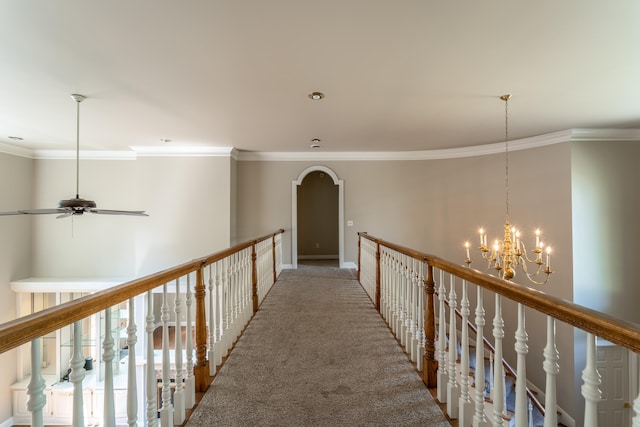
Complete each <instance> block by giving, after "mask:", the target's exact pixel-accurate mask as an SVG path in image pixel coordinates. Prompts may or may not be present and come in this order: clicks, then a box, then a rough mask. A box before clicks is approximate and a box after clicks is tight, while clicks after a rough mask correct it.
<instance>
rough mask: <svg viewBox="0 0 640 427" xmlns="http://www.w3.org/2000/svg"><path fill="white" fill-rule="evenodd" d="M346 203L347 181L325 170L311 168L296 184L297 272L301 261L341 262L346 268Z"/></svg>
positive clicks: (294, 253) (294, 245)
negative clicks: (345, 185) (330, 260)
mask: <svg viewBox="0 0 640 427" xmlns="http://www.w3.org/2000/svg"><path fill="white" fill-rule="evenodd" d="M343 199H344V189H343V181H342V180H340V179H338V177H337V175H336V174H335V173H334V172H333V171H332V170H331V169H329V168H327V167H325V166H312V167H309V168H307V169H305V170H304V171H302V173H301V174H300V175H299V176H298V179H297V180H295V181H293V183H292V191H291V202H292V203H291V207H292V215H291V216H292V227H291V228H292V233H291V234H292V242H291V248H292V254H291V255H292V260H291V261H292V263H293V267H294V268H298V259H299V258H300V259H305V260H307V259H315V260H323V259H324V260H328V259H334V258H337V264H338V266H340V267H341V268H342V267H344V200H343ZM336 232H337V233H336ZM336 251H337V252H336Z"/></svg>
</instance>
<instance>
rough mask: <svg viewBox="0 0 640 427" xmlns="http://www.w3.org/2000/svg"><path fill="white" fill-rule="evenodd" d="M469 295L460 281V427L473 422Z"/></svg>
mask: <svg viewBox="0 0 640 427" xmlns="http://www.w3.org/2000/svg"><path fill="white" fill-rule="evenodd" d="M469 306H470V304H469V295H468V289H467V281H466V280H463V281H462V299H461V300H460V314H461V315H462V320H461V321H460V330H461V335H462V336H461V338H460V399H459V401H458V407H459V411H460V412H459V420H458V423H459V425H461V426H470V425H471V424H472V422H473V404H472V403H471V397H470V396H469V325H468V323H469V314H470V313H471V310H470V309H469Z"/></svg>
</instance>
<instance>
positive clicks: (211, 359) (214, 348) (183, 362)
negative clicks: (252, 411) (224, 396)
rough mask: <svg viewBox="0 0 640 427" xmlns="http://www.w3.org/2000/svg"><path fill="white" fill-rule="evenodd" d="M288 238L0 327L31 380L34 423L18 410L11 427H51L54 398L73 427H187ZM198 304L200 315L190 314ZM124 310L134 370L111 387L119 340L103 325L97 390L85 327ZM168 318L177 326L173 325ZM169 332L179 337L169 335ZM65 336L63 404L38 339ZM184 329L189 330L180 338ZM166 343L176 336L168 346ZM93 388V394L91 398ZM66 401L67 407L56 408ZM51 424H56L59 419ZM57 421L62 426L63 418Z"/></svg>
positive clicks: (267, 285) (243, 247)
mask: <svg viewBox="0 0 640 427" xmlns="http://www.w3.org/2000/svg"><path fill="white" fill-rule="evenodd" d="M282 233H284V230H282V229H280V230H278V231H276V232H275V233H272V234H268V235H266V236H262V237H259V238H257V239H254V240H250V241H247V242H244V243H241V244H238V245H236V246H234V247H232V248H229V249H227V250H224V251H220V252H217V253H214V254H211V255H208V256H205V257H202V258H198V259H194V260H193V261H189V262H186V263H184V264H181V265H178V266H176V267H173V268H169V269H166V270H164V271H161V272H158V273H155V274H151V275H148V276H146V277H142V278H139V279H135V280H132V281H129V282H126V283H123V284H121V285H117V286H114V287H112V288H109V289H106V290H103V291H100V292H96V293H93V294H90V295H87V296H84V297H81V298H78V299H75V300H72V301H69V302H67V303H64V304H61V305H58V306H54V307H51V308H48V309H45V310H42V311H39V312H36V313H33V314H31V315H28V316H24V317H20V318H18V319H15V320H13V321H10V322H7V323H4V324H2V325H0V353H4V352H6V351H9V350H11V349H14V348H17V347H19V346H21V345H23V344H28V343H30V353H31V357H30V358H31V373H30V380H29V384H28V386H27V387H26V394H27V396H26V398H25V399H22V400H21V403H22V404H23V405H24V403H25V401H26V405H24V406H25V408H22V407H20V408H18V410H19V412H20V411H22V412H21V413H22V415H23V416H24V417H25V418H26V417H28V419H23V420H19V419H16V414H15V412H16V402H14V423H16V422H18V423H19V422H20V421H22V422H24V423H29V422H30V423H31V425H33V426H42V425H44V424H45V423H49V422H50V421H51V420H49V419H48V417H50V416H51V415H52V414H53V412H52V411H53V410H52V408H51V407H50V406H51V405H49V406H47V405H48V404H49V403H51V402H48V399H54V403H55V404H56V405H57V406H58V407H59V406H69V407H71V406H72V407H73V410H72V415H71V418H72V419H71V420H68V421H67V422H66V423H67V424H72V425H74V426H84V425H86V422H89V423H102V425H106V426H115V425H116V424H129V425H136V423H140V422H141V421H142V420H143V419H145V424H146V425H157V423H158V419H160V423H161V425H162V426H172V425H174V424H175V425H179V424H182V423H183V422H184V420H185V411H187V410H189V409H191V408H192V407H194V405H195V393H196V391H199V392H202V391H206V389H207V388H208V387H209V385H210V383H211V378H212V376H213V375H214V374H215V372H216V366H218V365H220V363H221V362H222V358H223V357H224V356H226V355H227V354H228V352H229V350H230V349H231V348H232V346H233V344H234V343H235V341H236V340H237V339H238V337H239V336H240V334H241V332H242V331H243V329H244V328H245V326H246V325H247V323H248V322H249V320H250V319H251V317H252V316H253V314H255V312H256V311H257V310H258V307H259V305H260V304H261V302H262V301H263V299H264V298H265V296H266V295H267V293H268V292H269V290H270V289H271V287H272V286H273V284H274V283H275V282H276V280H277V277H278V276H279V274H280V272H281V271H282V243H281V242H282ZM192 283H193V286H192ZM181 289H182V290H181ZM169 291H171V298H170V297H169ZM154 294H156V295H158V296H161V307H160V308H159V310H158V309H156V308H154V299H156V298H155V297H154ZM138 297H139V298H143V299H144V301H143V303H142V304H138V306H139V305H142V306H144V307H145V309H144V311H145V313H144V316H143V318H144V323H145V324H144V325H136V324H135V318H136V316H135V313H134V308H135V307H136V304H135V299H136V298H138ZM194 301H195V310H192V307H191V306H192V305H193V303H194ZM125 302H128V311H129V321H128V325H127V327H126V331H125V332H126V334H125V338H122V336H118V337H116V339H124V340H126V346H125V348H126V352H127V357H126V359H127V361H128V362H127V364H126V365H127V374H126V378H125V379H124V383H123V384H122V383H120V384H116V385H114V378H116V383H118V381H117V376H116V375H114V372H113V365H114V364H115V363H114V359H116V358H117V357H119V356H118V355H117V354H116V353H117V351H116V348H115V345H114V336H113V334H112V332H111V330H110V328H108V327H105V328H104V330H105V334H104V337H101V339H102V340H103V342H102V348H103V351H102V354H101V360H102V361H104V362H105V363H104V366H105V367H104V372H102V373H101V377H100V378H98V379H97V380H96V381H93V382H92V383H91V385H87V384H83V380H85V378H87V379H88V378H89V377H88V375H87V372H88V370H85V363H86V360H85V357H84V355H83V353H82V348H83V339H86V331H85V334H84V336H83V331H82V325H83V320H86V319H89V318H92V316H95V315H97V314H101V315H102V316H103V319H104V320H103V321H104V324H105V325H110V324H111V323H110V322H111V320H110V319H111V317H110V316H111V312H112V307H114V306H117V305H118V304H121V303H125ZM102 313H103V314H102ZM171 318H173V322H170V319H171ZM70 325H73V326H72V327H71V326H70ZM170 325H171V327H172V331H173V333H170V332H169V331H170ZM62 328H70V329H72V331H71V332H70V336H71V337H72V348H73V349H72V350H71V355H72V356H71V360H70V363H69V365H70V370H69V373H68V376H67V379H68V381H69V383H68V384H69V385H68V386H67V387H66V388H65V391H64V393H63V395H60V396H58V395H56V391H55V383H57V382H58V379H56V380H54V383H53V384H47V383H45V380H44V379H43V377H42V374H41V364H42V359H41V355H40V352H41V348H42V345H41V337H44V336H45V335H47V334H50V333H52V332H55V331H58V330H61V329H62ZM157 329H161V331H162V333H161V334H160V336H161V340H162V343H161V345H160V346H159V347H160V348H159V349H158V348H156V346H155V345H154V332H157ZM137 330H142V331H144V336H145V337H146V340H145V341H146V343H145V344H144V347H145V351H144V353H145V354H144V355H140V356H142V358H140V357H137V355H136V350H135V349H136V343H137V342H138V339H139V338H140V336H139V334H138V333H137ZM185 330H186V331H187V332H186V333H182V331H185ZM170 336H171V337H172V338H173V339H172V342H171V345H170V343H169V338H170ZM183 337H184V340H185V341H186V343H185V344H184V346H183V344H182V340H183ZM194 337H195V343H194V342H193V341H194ZM194 355H195V357H194ZM138 359H144V363H143V366H142V367H140V366H137V364H136V363H135V361H136V360H138ZM156 359H157V360H156ZM194 360H195V362H194ZM141 370H142V371H143V372H140V371H141ZM137 378H145V380H144V383H145V384H144V390H145V393H139V392H138V389H139V383H138V380H137ZM87 382H88V381H87ZM88 387H93V388H92V389H91V392H88ZM45 390H47V392H46V393H45ZM71 390H72V391H71ZM140 391H142V389H140ZM83 395H84V399H83ZM158 395H160V399H159V398H158ZM96 396H99V398H100V399H99V400H98V398H97V397H96ZM118 396H119V397H120V399H118ZM140 396H145V397H144V398H143V399H144V402H143V405H144V407H145V408H144V410H142V409H141V410H139V408H138V407H139V400H140ZM102 397H103V398H102ZM65 398H66V399H68V400H69V401H68V402H62V401H61V400H60V399H65ZM56 399H58V400H56ZM63 403H64V405H63ZM51 404H53V403H51ZM45 407H46V410H45V411H43V409H45ZM67 412H68V410H67ZM53 416H54V418H56V415H55V414H53ZM85 417H87V418H91V419H85ZM18 418H19V414H18ZM54 421H60V418H59V417H57V418H56V419H55V420H54Z"/></svg>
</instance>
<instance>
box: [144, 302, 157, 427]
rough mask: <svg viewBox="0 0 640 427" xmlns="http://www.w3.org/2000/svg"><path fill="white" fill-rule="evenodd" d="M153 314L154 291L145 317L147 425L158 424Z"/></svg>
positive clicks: (148, 426) (151, 426) (150, 426)
mask: <svg viewBox="0 0 640 427" xmlns="http://www.w3.org/2000/svg"><path fill="white" fill-rule="evenodd" d="M155 326H156V325H155V318H154V316H153V293H152V291H148V292H147V316H146V318H145V332H146V333H147V427H154V426H157V425H158V415H157V413H158V401H157V399H158V385H157V384H158V383H157V380H156V367H155V355H154V354H155V353H154V348H153V331H154V329H155Z"/></svg>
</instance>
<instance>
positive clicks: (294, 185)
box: [291, 166, 344, 268]
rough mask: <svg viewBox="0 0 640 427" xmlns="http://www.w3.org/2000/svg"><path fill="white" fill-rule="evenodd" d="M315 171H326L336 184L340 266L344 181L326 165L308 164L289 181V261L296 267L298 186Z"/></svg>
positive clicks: (342, 253)
mask: <svg viewBox="0 0 640 427" xmlns="http://www.w3.org/2000/svg"><path fill="white" fill-rule="evenodd" d="M315 171H320V172H324V173H326V174H327V175H329V176H330V177H331V179H332V180H333V183H334V184H335V185H337V186H338V252H339V257H338V259H339V261H338V262H339V263H338V265H339V266H340V268H342V266H343V264H344V181H342V180H341V179H338V175H336V173H335V172H334V171H332V170H331V169H329V168H328V167H326V166H310V167H308V168H306V169H305V170H303V171H302V172H300V175H298V179H297V180H295V181H292V182H291V262H292V264H293V268H298V186H299V185H300V184H302V180H303V179H304V178H305V177H306V176H307V175H308V174H310V173H311V172H315Z"/></svg>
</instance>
